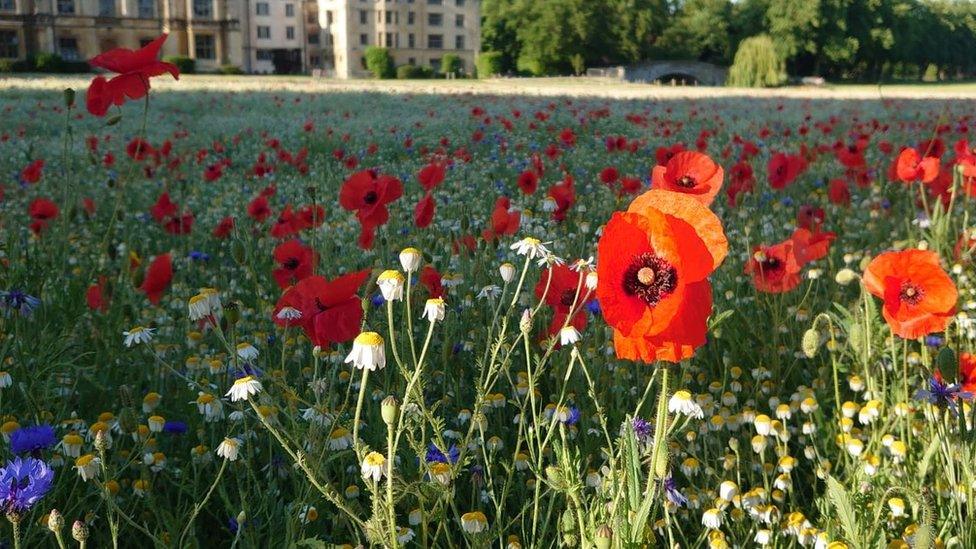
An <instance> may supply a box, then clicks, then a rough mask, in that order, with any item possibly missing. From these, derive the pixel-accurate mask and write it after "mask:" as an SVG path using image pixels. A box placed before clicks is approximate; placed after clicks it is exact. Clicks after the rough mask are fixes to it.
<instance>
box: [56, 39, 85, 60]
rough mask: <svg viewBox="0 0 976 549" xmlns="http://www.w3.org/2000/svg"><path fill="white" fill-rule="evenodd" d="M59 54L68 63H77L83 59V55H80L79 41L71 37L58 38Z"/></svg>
mask: <svg viewBox="0 0 976 549" xmlns="http://www.w3.org/2000/svg"><path fill="white" fill-rule="evenodd" d="M58 52H59V53H60V54H61V57H62V58H63V59H65V60H67V61H77V60H79V59H81V54H79V53H78V39H77V38H71V37H67V36H65V37H61V38H58Z"/></svg>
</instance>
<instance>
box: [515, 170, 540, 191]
mask: <svg viewBox="0 0 976 549" xmlns="http://www.w3.org/2000/svg"><path fill="white" fill-rule="evenodd" d="M518 187H519V189H522V192H523V193H525V194H535V191H536V189H538V188H539V175H538V174H537V173H536V172H534V171H532V170H525V171H524V172H522V173H520V174H519V176H518Z"/></svg>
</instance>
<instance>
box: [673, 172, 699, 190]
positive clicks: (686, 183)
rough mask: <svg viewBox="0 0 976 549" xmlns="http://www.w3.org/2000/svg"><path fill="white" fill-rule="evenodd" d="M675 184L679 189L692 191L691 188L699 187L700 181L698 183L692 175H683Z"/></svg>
mask: <svg viewBox="0 0 976 549" xmlns="http://www.w3.org/2000/svg"><path fill="white" fill-rule="evenodd" d="M674 183H675V185H677V186H679V187H684V188H685V189H690V188H692V187H694V186H695V185H697V184H698V181H696V180H695V178H694V177H692V176H690V175H682V176H681V177H680V178H678V180H677V181H675V182H674Z"/></svg>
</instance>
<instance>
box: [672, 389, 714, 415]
mask: <svg viewBox="0 0 976 549" xmlns="http://www.w3.org/2000/svg"><path fill="white" fill-rule="evenodd" d="M668 411H669V412H671V413H672V414H682V415H685V416H688V417H694V418H697V419H702V418H703V417H705V411H704V410H702V407H701V406H699V405H698V403H697V402H695V399H693V398H692V397H691V393H689V392H688V391H685V390H681V391H675V393H674V394H673V395H672V396H671V399H670V400H669V401H668Z"/></svg>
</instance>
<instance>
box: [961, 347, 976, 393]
mask: <svg viewBox="0 0 976 549" xmlns="http://www.w3.org/2000/svg"><path fill="white" fill-rule="evenodd" d="M959 384H960V385H962V390H963V391H966V392H967V393H973V394H976V355H974V354H972V353H960V354H959Z"/></svg>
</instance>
